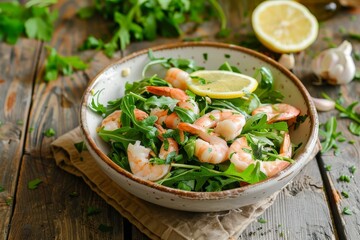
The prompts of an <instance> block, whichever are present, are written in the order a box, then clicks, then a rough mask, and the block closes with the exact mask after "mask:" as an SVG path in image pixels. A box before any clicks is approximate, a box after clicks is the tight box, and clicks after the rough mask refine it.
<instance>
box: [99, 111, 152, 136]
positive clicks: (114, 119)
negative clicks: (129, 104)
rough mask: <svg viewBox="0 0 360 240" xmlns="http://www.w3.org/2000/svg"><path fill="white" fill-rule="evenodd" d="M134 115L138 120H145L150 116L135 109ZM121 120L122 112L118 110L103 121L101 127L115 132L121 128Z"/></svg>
mask: <svg viewBox="0 0 360 240" xmlns="http://www.w3.org/2000/svg"><path fill="white" fill-rule="evenodd" d="M134 114H135V117H136V120H144V119H145V118H147V117H148V116H149V115H148V114H147V113H146V112H144V111H141V110H139V109H135V110H134ZM120 118H121V110H116V111H114V112H113V113H111V114H110V115H109V116H107V117H106V118H104V119H103V120H102V122H101V127H103V128H104V129H105V130H107V131H114V130H116V129H118V128H120V127H121V122H120Z"/></svg>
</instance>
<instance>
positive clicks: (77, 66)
mask: <svg viewBox="0 0 360 240" xmlns="http://www.w3.org/2000/svg"><path fill="white" fill-rule="evenodd" d="M47 49H48V50H49V54H48V58H47V60H46V64H45V81H46V82H49V81H53V80H55V79H57V77H58V74H59V72H60V73H62V74H63V75H71V74H72V73H73V71H74V70H84V69H86V68H87V67H88V65H87V64H86V63H84V62H83V61H82V60H81V59H80V58H79V57H77V56H67V57H65V56H61V55H59V54H58V53H57V51H56V50H55V49H54V48H50V47H47Z"/></svg>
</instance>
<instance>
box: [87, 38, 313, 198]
mask: <svg viewBox="0 0 360 240" xmlns="http://www.w3.org/2000/svg"><path fill="white" fill-rule="evenodd" d="M187 47H210V48H224V49H230V50H235V51H239V52H242V53H245V54H248V55H251V56H252V57H255V58H258V59H260V60H261V61H264V62H266V63H268V64H269V65H272V66H273V67H274V68H276V69H278V70H279V71H280V72H281V73H282V74H284V75H285V76H286V77H287V78H288V79H290V80H291V81H292V82H293V83H294V84H295V85H296V87H297V88H298V89H299V91H300V92H301V94H302V96H303V97H304V100H305V103H306V105H307V108H308V112H307V113H306V114H307V115H308V116H309V117H310V119H309V120H310V125H311V131H310V135H309V139H308V142H307V143H306V145H305V146H304V151H303V152H302V153H300V155H298V156H297V160H296V161H295V163H293V164H290V165H289V166H288V167H287V168H285V169H284V170H283V171H281V172H279V173H278V174H276V175H274V176H272V177H270V178H267V179H265V180H264V181H261V182H258V183H255V184H250V185H246V186H242V187H238V188H233V189H229V190H224V191H219V192H191V191H185V190H180V189H175V188H170V187H167V186H163V185H160V184H157V183H156V182H151V181H148V180H144V179H142V178H139V177H136V176H135V175H133V174H132V173H130V172H128V171H126V170H125V169H123V168H121V167H120V166H118V165H117V164H116V163H114V162H113V161H112V160H111V159H110V158H109V157H108V156H107V155H106V154H105V153H104V152H103V151H101V150H100V148H98V147H97V145H96V143H95V141H94V140H93V138H92V137H91V136H90V133H89V132H88V131H87V128H88V126H87V123H86V112H87V111H88V106H87V103H88V99H89V97H91V89H92V87H93V85H94V84H95V83H96V82H97V80H98V79H99V76H100V75H102V74H103V73H104V72H105V71H107V70H108V69H110V68H111V67H113V66H115V65H118V64H121V63H124V62H127V61H129V60H131V59H133V58H135V57H137V56H140V55H143V54H147V53H148V51H149V49H151V50H152V51H153V52H156V51H161V50H171V49H179V48H187ZM318 128H319V120H318V115H317V111H316V109H315V105H314V103H313V102H312V100H311V96H310V94H309V92H308V91H307V89H306V88H305V86H304V85H303V84H302V82H301V81H300V80H299V79H298V78H297V77H296V76H295V75H294V74H293V73H291V72H290V71H289V70H288V69H286V68H285V67H283V66H282V65H280V64H279V63H278V62H276V61H275V60H273V59H271V58H270V57H268V56H266V55H264V54H262V53H259V52H256V51H254V50H251V49H248V48H245V47H241V46H237V45H233V44H227V43H219V42H207V41H200V42H177V43H170V44H162V45H158V46H155V47H149V48H145V49H142V50H139V51H135V52H133V53H131V54H129V55H127V56H125V57H123V58H120V59H119V60H117V61H115V62H112V63H111V64H109V65H107V66H106V67H104V68H103V69H102V70H101V71H100V72H99V73H98V74H97V75H96V76H95V77H93V79H92V80H91V81H90V82H89V83H88V86H87V88H86V89H85V92H84V94H83V96H82V99H81V109H80V129H81V132H82V135H83V137H84V140H85V142H86V143H87V144H88V145H90V148H92V150H93V152H95V154H97V155H98V156H99V157H100V158H101V160H102V161H104V162H105V163H106V164H107V165H108V166H109V167H110V168H112V169H113V170H115V171H116V172H117V173H119V174H121V175H123V176H124V177H126V178H129V179H130V180H132V181H135V182H137V183H139V184H141V185H145V186H147V187H150V188H153V189H156V190H159V191H161V192H166V193H170V194H176V195H178V196H180V197H182V198H187V199H211V200H216V199H223V198H226V197H228V196H229V195H231V196H233V197H234V196H236V195H239V194H241V193H243V192H245V191H255V190H256V188H258V187H259V186H263V185H268V184H269V183H271V182H274V181H281V180H282V179H285V178H287V177H288V176H289V175H291V173H292V172H294V171H295V168H297V167H298V165H299V164H302V165H300V166H299V167H300V168H302V167H303V166H304V165H305V163H304V162H306V158H308V157H310V155H311V153H312V152H313V149H312V148H316V145H317V143H318ZM310 148H311V149H310Z"/></svg>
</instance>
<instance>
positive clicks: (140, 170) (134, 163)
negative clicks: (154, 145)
mask: <svg viewBox="0 0 360 240" xmlns="http://www.w3.org/2000/svg"><path fill="white" fill-rule="evenodd" d="M127 155H128V160H129V165H130V169H131V172H132V173H133V174H134V175H135V176H138V177H140V178H143V179H146V180H150V181H157V180H159V179H161V178H163V177H164V176H165V175H166V174H168V173H169V172H170V169H171V165H169V164H152V163H150V161H149V160H150V156H151V149H149V148H146V147H144V146H142V145H141V144H140V141H136V142H135V144H131V143H130V144H129V146H128V148H127Z"/></svg>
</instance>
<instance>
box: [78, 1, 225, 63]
mask: <svg viewBox="0 0 360 240" xmlns="http://www.w3.org/2000/svg"><path fill="white" fill-rule="evenodd" d="M78 15H79V17H81V18H85V19H87V18H91V17H94V16H100V17H103V18H104V19H106V20H108V21H109V24H108V27H109V28H110V31H111V33H112V35H111V37H110V38H109V39H97V38H95V37H94V36H89V38H88V39H87V40H86V41H85V42H84V44H83V46H82V47H81V48H80V49H82V50H85V49H102V50H104V53H105V54H106V55H107V56H109V57H111V56H113V54H114V52H115V51H117V50H119V49H121V50H124V49H125V48H126V47H127V46H128V45H129V44H130V42H131V41H133V40H154V39H155V38H157V37H158V36H163V37H178V36H180V35H182V34H183V31H182V29H181V25H182V24H184V23H185V22H193V23H195V24H199V23H201V22H203V21H206V20H208V19H210V18H217V19H219V21H220V24H221V26H220V32H219V33H218V36H220V37H223V36H226V35H227V34H228V33H229V30H228V29H227V28H226V16H225V15H224V12H223V10H222V8H221V6H220V4H219V3H218V1H217V0H197V1H190V0H170V1H163V0H161V1H143V0H129V1H122V0H94V1H93V4H92V5H90V6H88V7H84V8H82V9H80V10H79V12H78Z"/></svg>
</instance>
